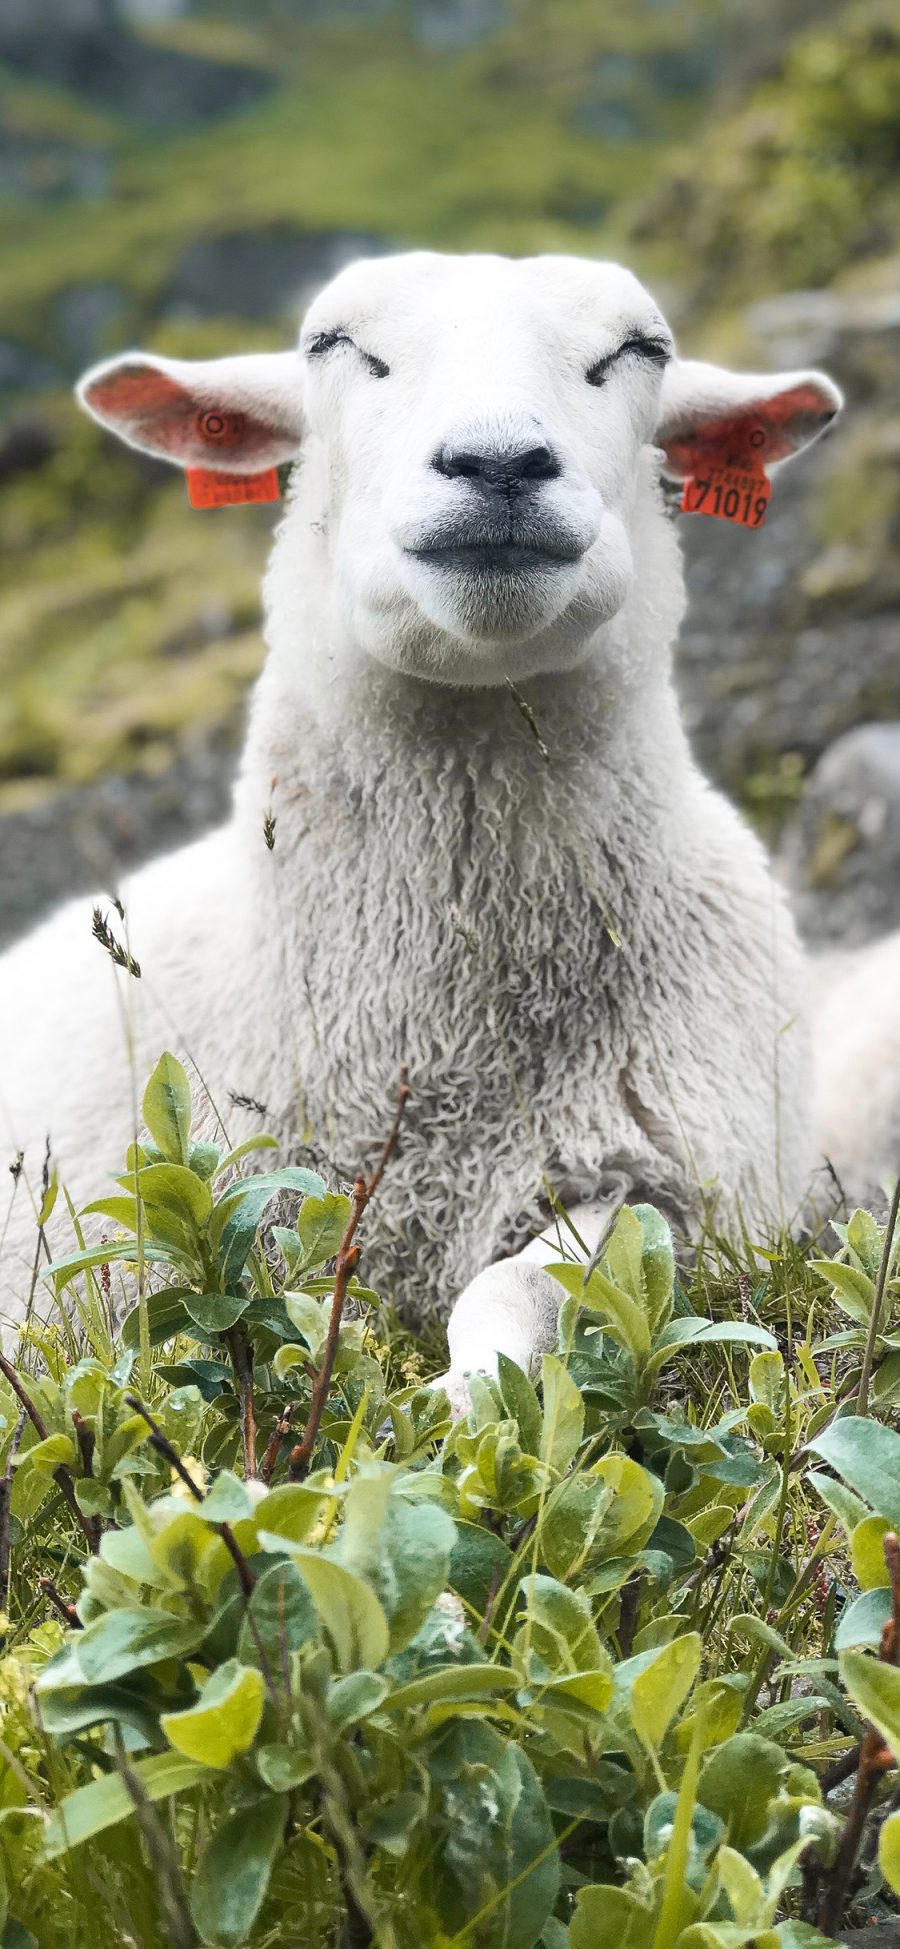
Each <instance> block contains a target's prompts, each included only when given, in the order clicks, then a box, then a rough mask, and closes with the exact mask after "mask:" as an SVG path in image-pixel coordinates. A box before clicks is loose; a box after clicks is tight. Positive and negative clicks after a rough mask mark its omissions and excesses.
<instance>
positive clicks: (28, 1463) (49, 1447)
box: [16, 1435, 76, 1475]
mask: <svg viewBox="0 0 900 1949" xmlns="http://www.w3.org/2000/svg"><path fill="white" fill-rule="evenodd" d="M75 1459H76V1451H75V1443H74V1441H73V1440H72V1439H71V1436H69V1435H45V1436H44V1439H43V1441H36V1442H35V1444H34V1447H33V1448H26V1450H25V1453H24V1455H19V1456H18V1457H17V1458H16V1466H17V1467H18V1468H20V1469H22V1468H29V1469H36V1470H37V1471H38V1474H39V1475H52V1474H53V1471H54V1469H58V1468H60V1467H61V1466H62V1467H65V1468H71V1467H72V1464H73V1463H74V1461H75Z"/></svg>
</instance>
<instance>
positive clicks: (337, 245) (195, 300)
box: [161, 224, 390, 326]
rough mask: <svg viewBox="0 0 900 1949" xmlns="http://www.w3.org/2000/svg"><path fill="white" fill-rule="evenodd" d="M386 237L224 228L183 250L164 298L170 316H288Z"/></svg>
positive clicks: (380, 247) (378, 248) (379, 248)
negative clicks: (329, 280) (231, 229)
mask: <svg viewBox="0 0 900 1949" xmlns="http://www.w3.org/2000/svg"><path fill="white" fill-rule="evenodd" d="M389 248H390V246H389V245H388V244H387V243H386V242H385V239H384V238H383V237H369V236H366V235H364V234H355V233H354V232H352V231H345V230H318V231H316V230H301V229H300V228H299V227H297V226H295V225H292V224H279V225H273V226H272V227H270V228H269V229H259V230H233V231H223V232H222V233H220V235H218V236H214V237H197V238H195V240H194V242H193V243H191V244H189V245H188V247H187V249H186V250H185V251H184V252H183V253H182V255H181V257H180V258H179V259H178V262H177V264H176V266H175V269H174V271H173V273H172V277H171V280H170V282H169V284H168V286H167V288H166V291H165V293H164V294H163V298H162V301H161V308H162V311H163V313H164V314H165V315H166V316H167V317H170V318H205V317H226V318H254V319H259V320H260V321H264V320H266V319H283V318H288V317H289V318H290V320H291V323H292V324H293V325H294V326H296V314H297V311H298V308H299V307H300V306H301V305H302V304H303V303H304V302H305V301H306V300H307V299H308V298H310V297H311V296H312V294H313V292H314V291H316V290H317V289H318V287H319V286H320V285H322V284H324V283H326V282H327V280H328V279H329V278H331V277H334V275H335V273H336V272H337V271H340V270H342V269H343V267H344V265H345V264H349V263H351V262H352V260H353V258H354V257H373V256H378V255H380V254H381V253H382V252H384V251H386V250H388V249H389Z"/></svg>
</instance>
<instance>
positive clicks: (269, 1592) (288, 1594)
mask: <svg viewBox="0 0 900 1949" xmlns="http://www.w3.org/2000/svg"><path fill="white" fill-rule="evenodd" d="M317 1630H318V1618H317V1616H316V1609H315V1605H314V1604H313V1601H312V1598H311V1596H310V1594H309V1591H308V1589H307V1587H306V1584H305V1583H304V1581H303V1578H302V1577H301V1575H300V1572H299V1570H298V1569H297V1566H296V1564H294V1563H292V1562H291V1561H290V1558H282V1559H280V1560H279V1561H278V1562H277V1563H273V1564H271V1565H270V1566H269V1568H268V1569H267V1570H264V1571H263V1572H262V1574H261V1576H260V1577H259V1579H258V1581H257V1584H256V1587H255V1589H254V1590H253V1592H252V1593H251V1597H250V1602H249V1604H248V1605H247V1608H246V1612H245V1614H244V1620H243V1623H242V1625H241V1633H240V1637H239V1639H238V1646H237V1655H238V1657H239V1658H240V1659H241V1661H242V1663H243V1664H245V1665H258V1664H259V1663H260V1657H261V1656H262V1657H264V1658H266V1659H267V1660H268V1663H269V1667H270V1669H271V1670H272V1671H274V1672H275V1673H276V1674H277V1673H279V1672H281V1671H282V1670H283V1669H284V1665H285V1662H286V1660H287V1658H288V1657H289V1654H290V1653H291V1652H292V1651H299V1649H300V1646H301V1645H302V1644H306V1642H307V1639H309V1638H314V1637H315V1636H316V1632H317ZM260 1646H262V1652H261V1653H260Z"/></svg>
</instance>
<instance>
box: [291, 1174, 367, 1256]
mask: <svg viewBox="0 0 900 1949" xmlns="http://www.w3.org/2000/svg"><path fill="white" fill-rule="evenodd" d="M352 1209H353V1207H352V1205H351V1203H350V1199H349V1198H345V1197H344V1196H343V1194H342V1193H339V1192H335V1191H325V1192H323V1193H322V1196H321V1197H319V1198H305V1199H304V1201H303V1204H302V1205H301V1207H300V1216H299V1218H298V1219H297V1236H298V1238H299V1240H300V1245H301V1249H302V1254H303V1257H302V1264H303V1265H304V1266H305V1267H308V1268H311V1267H313V1266H320V1265H324V1264H325V1263H326V1260H328V1259H333V1258H334V1257H335V1254H336V1253H337V1252H338V1250H339V1248H340V1243H341V1240H342V1238H343V1236H344V1233H345V1231H346V1229H347V1222H348V1220H349V1217H350V1213H351V1211H352Z"/></svg>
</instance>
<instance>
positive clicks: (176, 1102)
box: [141, 1054, 191, 1164]
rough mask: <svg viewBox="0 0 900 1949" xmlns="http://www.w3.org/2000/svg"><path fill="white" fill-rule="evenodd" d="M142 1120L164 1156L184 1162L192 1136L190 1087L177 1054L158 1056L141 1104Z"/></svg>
mask: <svg viewBox="0 0 900 1949" xmlns="http://www.w3.org/2000/svg"><path fill="white" fill-rule="evenodd" d="M141 1109H142V1113H143V1118H144V1122H145V1124H146V1126H147V1129H148V1130H149V1132H150V1135H151V1137H153V1138H154V1139H155V1141H156V1143H157V1144H158V1145H159V1148H160V1150H161V1151H162V1154H163V1156H164V1157H167V1158H168V1159H169V1161H170V1163H172V1164H187V1161H188V1146H189V1144H190V1136H191V1090H190V1084H189V1082H188V1079H187V1075H186V1073H185V1070H184V1069H183V1068H182V1065H181V1063H180V1062H179V1061H178V1059H177V1057H175V1056H170V1055H168V1054H166V1055H163V1056H160V1059H159V1062H158V1063H157V1065H156V1068H155V1069H154V1071H153V1075H152V1076H151V1078H150V1081H149V1083H148V1084H147V1087H146V1089H145V1091H144V1101H143V1103H142V1105H141Z"/></svg>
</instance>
